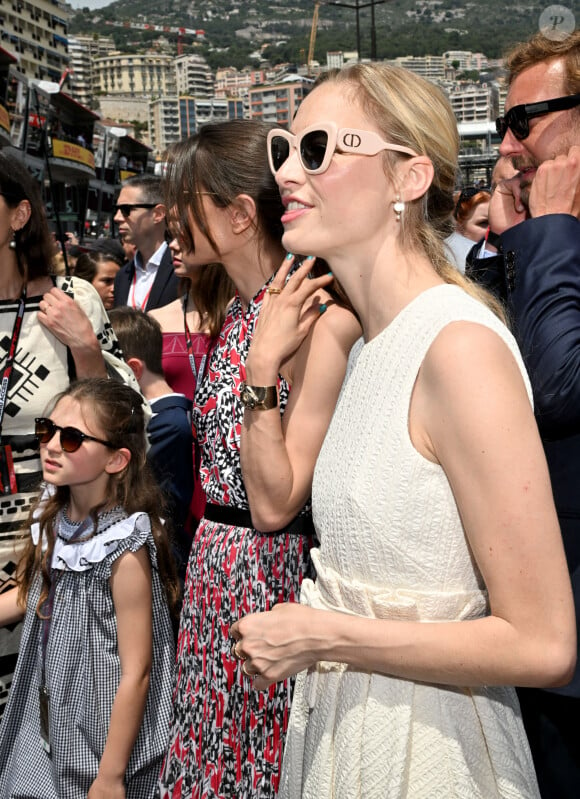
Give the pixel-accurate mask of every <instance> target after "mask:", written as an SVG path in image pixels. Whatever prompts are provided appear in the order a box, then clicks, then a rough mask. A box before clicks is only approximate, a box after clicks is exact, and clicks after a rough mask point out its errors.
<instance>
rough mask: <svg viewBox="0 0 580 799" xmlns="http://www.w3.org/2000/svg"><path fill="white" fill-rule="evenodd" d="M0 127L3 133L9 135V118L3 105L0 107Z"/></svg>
mask: <svg viewBox="0 0 580 799" xmlns="http://www.w3.org/2000/svg"><path fill="white" fill-rule="evenodd" d="M0 127H2V128H4V130H5V131H7V132H8V133H10V117H9V116H8V111H7V110H6V109H5V108H4V106H3V105H0Z"/></svg>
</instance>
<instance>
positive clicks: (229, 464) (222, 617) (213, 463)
mask: <svg viewBox="0 0 580 799" xmlns="http://www.w3.org/2000/svg"><path fill="white" fill-rule="evenodd" d="M265 289H266V286H264V287H263V288H262V289H261V291H260V292H258V294H257V295H256V297H254V299H253V300H252V302H251V303H250V305H249V306H248V308H247V310H246V311H245V312H244V310H243V308H242V305H241V302H240V299H239V297H236V298H235V300H234V302H233V303H232V306H231V308H230V311H229V313H228V315H227V318H226V320H225V322H224V325H223V328H222V331H221V334H220V336H219V339H218V341H217V344H216V346H215V348H214V349H213V351H212V354H211V357H210V363H209V368H208V371H207V375H206V377H205V379H204V381H203V383H202V384H201V385H200V386H199V389H198V393H197V395H196V407H195V408H194V424H195V428H196V430H197V435H198V441H199V443H200V446H201V470H200V471H201V477H202V482H203V486H204V489H205V492H206V494H207V496H208V499H209V500H210V501H211V502H214V503H217V504H221V505H233V506H235V507H238V508H247V507H248V499H247V496H246V492H245V489H244V484H243V480H242V473H241V467H240V453H239V447H240V431H241V425H242V421H243V407H242V405H241V402H240V398H239V397H240V384H241V383H242V381H243V380H244V378H245V368H244V364H245V360H246V357H247V354H248V350H249V346H250V342H251V337H252V334H253V330H254V327H255V324H256V319H257V316H258V313H259V310H260V307H261V303H262V300H263V297H264V294H265ZM278 388H279V397H280V412H281V413H283V412H284V408H285V406H286V402H287V399H288V386H287V384H286V383H285V381H284V380H283V379H282V378H280V379H279V381H278ZM307 510H308V509H307V508H305V510H304V512H307ZM312 543H313V542H312V541H311V540H310V539H309V538H306V537H304V536H300V535H287V534H285V533H282V534H276V535H266V534H263V533H259V532H257V531H256V530H253V529H249V528H243V527H231V526H227V525H222V524H216V523H214V522H209V521H207V520H205V519H202V521H201V524H200V526H199V528H198V529H197V531H196V533H195V535H194V539H193V543H192V548H191V554H190V558H189V564H188V570H187V576H186V582H185V596H184V603H183V610H182V614H181V623H180V630H179V637H178V646H177V677H176V688H175V693H174V710H173V718H172V724H171V733H170V745H169V750H168V754H167V756H166V759H165V763H164V766H163V770H162V776H161V782H160V796H161V797H162V799H213V798H216V799H217V797H223V799H226V797H227V799H232V797H236V799H243V798H244V797H247V798H248V799H250V798H251V799H255V798H256V797H260V799H270V797H271V798H272V799H273V797H275V796H276V792H277V789H278V784H279V776H280V766H281V759H282V751H283V746H284V736H285V733H286V729H287V725H288V718H289V713H290V697H291V694H292V687H293V681H292V680H285V681H284V682H280V683H277V684H276V685H273V686H271V687H270V689H269V691H267V692H261V691H255V690H254V689H253V687H252V682H251V680H250V679H248V678H247V677H246V676H245V675H244V674H243V673H242V669H241V663H240V662H239V661H238V660H236V659H235V658H234V657H233V655H232V643H233V641H232V639H231V638H230V637H229V629H230V626H231V625H232V624H233V622H234V621H236V620H237V619H238V618H240V617H241V616H243V615H245V614H247V613H253V612H257V611H264V610H269V609H270V608H271V607H273V605H275V604H276V603H278V602H296V601H298V598H299V592H300V584H301V583H302V579H303V578H304V577H305V576H312V573H311V572H312V567H311V563H310V556H309V551H310V547H311V545H312Z"/></svg>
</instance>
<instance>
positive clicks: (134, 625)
mask: <svg viewBox="0 0 580 799" xmlns="http://www.w3.org/2000/svg"><path fill="white" fill-rule="evenodd" d="M111 590H112V593H113V602H114V605H115V613H116V616H117V631H118V638H119V656H120V659H121V681H120V683H119V688H118V690H117V695H116V696H115V701H114V703H113V709H112V711H111V718H110V721H109V733H108V735H107V743H106V744H105V749H104V752H103V756H102V758H101V763H100V766H99V773H98V774H97V778H96V779H95V781H94V782H93V784H92V786H91V789H90V791H89V794H88V799H104V797H107V799H124V797H125V771H126V769H127V764H128V762H129V758H130V756H131V752H132V751H133V746H134V744H135V740H136V738H137V735H138V733H139V728H140V727H141V723H142V721H143V714H144V712H145V703H146V701H147V693H148V690H149V676H150V672H151V662H152V647H153V621H152V590H151V564H150V562H149V555H148V553H147V548H146V547H142V548H141V549H139V550H138V551H137V552H126V553H125V554H124V555H121V557H120V558H119V559H118V560H117V561H115V563H114V565H113V571H112V575H111Z"/></svg>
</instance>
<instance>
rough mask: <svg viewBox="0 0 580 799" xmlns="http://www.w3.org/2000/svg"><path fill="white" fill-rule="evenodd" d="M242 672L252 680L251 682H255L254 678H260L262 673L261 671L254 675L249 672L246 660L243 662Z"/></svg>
mask: <svg viewBox="0 0 580 799" xmlns="http://www.w3.org/2000/svg"><path fill="white" fill-rule="evenodd" d="M242 671H243V672H244V674H245V675H246V677H249V678H250V680H253V679H254V677H259V676H260V672H259V671H255V672H254V673H253V674H252V673H251V672H249V671H248V669H247V668H246V661H245V660H244V661H242Z"/></svg>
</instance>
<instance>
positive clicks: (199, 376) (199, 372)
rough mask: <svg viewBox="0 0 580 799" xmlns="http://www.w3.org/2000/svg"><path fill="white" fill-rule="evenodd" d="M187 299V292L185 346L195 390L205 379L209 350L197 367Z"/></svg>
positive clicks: (184, 306)
mask: <svg viewBox="0 0 580 799" xmlns="http://www.w3.org/2000/svg"><path fill="white" fill-rule="evenodd" d="M187 300H188V294H187V293H186V294H184V295H183V327H184V330H185V346H186V347H187V357H188V358H189V365H190V367H191V373H192V374H193V379H194V381H195V386H194V389H193V390H194V392H195V391H197V386H198V385H199V383H200V382H201V380H203V376H204V374H205V366H206V363H207V356H208V352H209V350H206V351H205V352H204V354H203V356H202V359H201V363H200V364H199V369H197V367H196V365H195V356H194V354H193V342H192V340H191V333H190V332H189V325H188V324H187Z"/></svg>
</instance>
